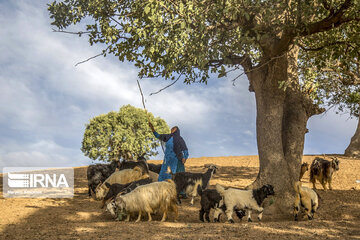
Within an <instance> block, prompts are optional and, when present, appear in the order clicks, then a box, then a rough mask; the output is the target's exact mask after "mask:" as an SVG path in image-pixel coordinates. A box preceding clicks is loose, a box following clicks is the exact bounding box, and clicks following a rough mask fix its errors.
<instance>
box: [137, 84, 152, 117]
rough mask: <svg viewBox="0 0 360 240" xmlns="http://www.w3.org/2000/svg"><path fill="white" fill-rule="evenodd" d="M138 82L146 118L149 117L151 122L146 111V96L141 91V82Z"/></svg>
mask: <svg viewBox="0 0 360 240" xmlns="http://www.w3.org/2000/svg"><path fill="white" fill-rule="evenodd" d="M136 81H137V84H138V87H139V90H140V94H141V101H142V104H143V107H144V110H145V113H146V116H147V117H148V120H149V122H150V117H149V115H148V114H147V110H146V107H145V98H144V94H143V92H142V90H141V86H140V82H139V80H138V79H136Z"/></svg>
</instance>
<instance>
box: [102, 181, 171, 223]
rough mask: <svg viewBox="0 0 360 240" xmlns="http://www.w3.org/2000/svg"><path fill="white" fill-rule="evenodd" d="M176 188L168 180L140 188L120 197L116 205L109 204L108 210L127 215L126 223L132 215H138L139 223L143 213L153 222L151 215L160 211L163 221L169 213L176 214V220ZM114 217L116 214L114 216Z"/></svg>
mask: <svg viewBox="0 0 360 240" xmlns="http://www.w3.org/2000/svg"><path fill="white" fill-rule="evenodd" d="M176 196H177V194H176V186H175V183H174V181H172V180H166V181H163V182H154V183H150V184H147V185H143V186H139V187H137V188H135V189H134V190H133V191H132V192H130V193H128V194H125V195H118V196H117V197H116V198H115V204H111V203H109V204H108V206H107V207H108V209H109V208H113V207H116V208H117V210H118V212H120V213H124V212H125V213H126V215H127V218H126V220H125V221H129V220H130V216H131V215H132V214H138V218H137V220H136V222H139V221H140V219H141V216H142V213H147V215H148V221H151V220H152V218H151V213H154V212H155V211H158V210H160V211H161V212H163V217H162V219H161V221H162V222H163V221H165V220H166V217H167V214H168V211H169V210H171V211H173V212H174V213H175V220H176V219H177V217H178V207H177V204H176ZM109 211H110V213H112V214H113V213H115V212H116V211H114V209H112V210H111V209H109ZM113 215H114V214H113Z"/></svg>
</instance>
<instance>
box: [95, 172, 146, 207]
mask: <svg viewBox="0 0 360 240" xmlns="http://www.w3.org/2000/svg"><path fill="white" fill-rule="evenodd" d="M145 178H149V174H147V173H144V171H143V169H141V168H140V167H135V168H134V169H124V170H121V171H115V172H114V173H113V174H111V175H110V177H108V178H107V179H106V180H105V181H104V182H103V183H101V184H99V185H98V186H97V187H96V190H95V192H96V198H97V199H98V200H101V199H103V198H104V197H105V196H106V194H107V192H108V191H109V188H108V187H107V186H106V185H105V183H109V184H114V183H118V184H127V183H130V182H134V181H137V180H141V179H145Z"/></svg>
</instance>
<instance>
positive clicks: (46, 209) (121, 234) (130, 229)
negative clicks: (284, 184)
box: [0, 156, 360, 239]
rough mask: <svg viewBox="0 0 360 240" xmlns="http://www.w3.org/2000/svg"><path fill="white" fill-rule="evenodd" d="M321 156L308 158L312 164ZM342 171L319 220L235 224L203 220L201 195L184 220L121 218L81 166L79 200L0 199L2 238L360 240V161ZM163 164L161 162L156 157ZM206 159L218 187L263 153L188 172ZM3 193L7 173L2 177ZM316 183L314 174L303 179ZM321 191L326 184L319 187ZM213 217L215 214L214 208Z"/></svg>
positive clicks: (252, 173) (240, 179) (239, 176)
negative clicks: (96, 196) (104, 203)
mask: <svg viewBox="0 0 360 240" xmlns="http://www.w3.org/2000/svg"><path fill="white" fill-rule="evenodd" d="M314 157H315V156H304V161H305V162H309V163H311V161H312V160H313V159H314ZM339 159H340V161H341V162H340V171H339V172H337V173H336V174H335V175H334V178H333V188H334V190H333V191H326V192H325V191H323V190H319V191H318V192H319V195H320V196H321V201H320V208H319V210H318V212H317V214H316V215H315V220H313V221H307V220H306V221H304V220H303V221H299V222H295V221H293V216H292V214H291V213H290V212H289V216H288V217H287V218H279V217H277V216H274V215H269V214H267V213H266V208H265V212H264V216H263V221H262V222H258V221H257V220H256V216H257V215H256V213H253V215H254V216H253V219H255V220H254V222H252V223H248V222H247V221H246V219H245V218H244V219H243V220H242V221H241V222H240V221H239V220H238V219H235V221H236V223H235V224H229V223H225V217H224V216H223V217H222V223H202V222H200V221H199V219H198V211H199V209H200V204H199V198H196V200H195V204H194V206H190V204H189V201H190V199H186V200H184V201H183V203H182V205H181V206H180V207H179V219H178V221H177V222H174V221H173V218H172V215H170V217H169V220H168V222H164V223H161V222H159V220H160V218H161V217H160V216H159V215H156V216H155V217H154V221H153V222H146V221H143V222H140V223H134V222H130V223H125V222H115V221H114V220H113V219H112V218H111V216H110V215H109V214H108V213H107V212H105V211H103V210H102V209H100V208H99V206H100V202H98V201H95V200H93V199H90V198H89V197H88V196H87V180H86V169H87V167H77V168H74V170H75V197H74V198H73V199H4V198H3V197H2V192H1V198H0V209H1V212H0V239H119V238H121V239H144V238H145V239H146V238H149V239H219V238H220V239H235V238H237V239H338V238H341V239H360V227H359V226H360V183H356V180H360V160H359V159H356V160H354V159H349V158H344V157H342V156H339ZM150 162H157V163H160V161H150ZM205 163H214V164H217V165H218V166H219V168H220V169H219V171H218V172H217V173H216V175H214V177H213V178H212V179H211V181H210V185H211V186H213V185H215V184H216V183H220V184H222V185H225V186H235V187H240V188H241V187H245V186H247V185H248V184H250V183H251V182H252V181H253V180H254V179H255V178H256V175H257V171H258V167H259V166H258V158H257V156H240V157H211V158H208V157H203V158H196V159H189V160H188V162H187V164H186V169H187V171H192V172H203V171H204V169H203V167H202V166H203V165H204V164H205ZM0 179H1V180H0V184H1V191H2V177H1V178H0ZM302 182H303V185H305V186H306V185H307V186H310V184H309V174H308V172H307V173H306V174H305V176H304V178H303V179H302ZM317 186H318V189H321V187H320V184H318V185H317ZM211 216H212V212H211Z"/></svg>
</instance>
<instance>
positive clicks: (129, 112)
mask: <svg viewBox="0 0 360 240" xmlns="http://www.w3.org/2000/svg"><path fill="white" fill-rule="evenodd" d="M148 119H150V121H151V122H152V123H153V125H154V126H155V128H156V129H158V130H159V131H160V132H164V133H166V132H170V130H169V127H168V125H167V123H166V122H165V120H163V119H161V118H159V117H157V118H155V117H154V116H153V114H151V113H146V112H145V111H144V110H142V109H140V108H135V107H133V106H131V105H126V106H123V107H121V108H120V110H119V112H109V113H107V114H101V115H99V116H97V117H94V118H92V119H90V123H89V124H87V125H86V129H85V133H84V138H83V141H82V147H81V151H83V153H84V154H85V156H87V157H89V158H91V159H93V160H100V161H112V160H119V159H120V158H123V159H126V160H132V159H137V158H138V157H140V156H144V155H147V156H156V155H157V154H158V152H157V151H156V148H157V147H159V146H160V142H159V141H158V140H157V139H156V138H155V137H154V135H153V133H152V132H151V130H150V129H149V126H148Z"/></svg>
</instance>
